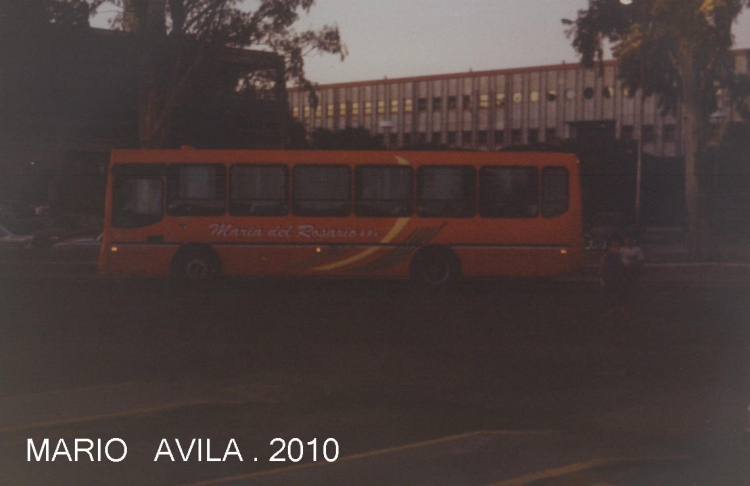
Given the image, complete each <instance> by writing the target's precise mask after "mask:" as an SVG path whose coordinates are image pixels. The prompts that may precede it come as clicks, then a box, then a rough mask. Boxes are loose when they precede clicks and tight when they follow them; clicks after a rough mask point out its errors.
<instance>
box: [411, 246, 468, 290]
mask: <svg viewBox="0 0 750 486" xmlns="http://www.w3.org/2000/svg"><path fill="white" fill-rule="evenodd" d="M410 273H411V278H412V280H414V281H415V282H418V283H420V284H423V285H427V286H430V287H445V286H448V285H451V284H454V283H455V282H456V281H457V280H458V278H459V276H460V274H461V264H460V263H459V260H458V257H457V256H456V254H455V253H454V252H453V251H452V250H449V249H448V248H440V247H438V248H424V249H422V250H420V251H419V252H418V253H417V254H416V255H414V258H413V259H412V262H411V268H410Z"/></svg>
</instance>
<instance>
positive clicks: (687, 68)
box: [563, 0, 750, 259]
mask: <svg viewBox="0 0 750 486" xmlns="http://www.w3.org/2000/svg"><path fill="white" fill-rule="evenodd" d="M745 5H747V6H748V7H750V1H747V0H631V1H622V0H589V7H588V9H585V10H580V11H579V12H578V16H577V18H576V19H575V20H563V23H564V24H566V25H568V26H569V30H568V35H569V37H572V38H573V47H574V48H575V49H576V51H577V52H578V53H579V55H580V56H581V63H582V64H583V65H584V66H585V67H594V66H595V65H596V63H597V62H600V61H601V60H602V59H603V57H604V42H605V41H609V42H610V43H611V46H612V52H613V54H614V56H615V58H616V59H618V61H619V75H620V77H621V78H622V79H623V82H624V84H625V86H626V87H628V88H629V89H633V90H635V89H642V90H643V92H642V94H643V95H645V96H648V95H651V94H655V95H657V97H658V100H659V104H660V106H661V108H662V109H663V110H664V111H665V112H669V111H671V112H674V113H679V114H681V116H682V141H683V152H684V156H685V203H686V208H687V215H688V228H689V231H690V235H691V237H690V247H691V256H692V257H693V258H694V259H700V258H703V257H705V256H706V251H708V245H707V224H706V222H705V218H704V217H703V208H702V203H701V199H702V194H701V192H700V188H699V186H698V178H697V171H696V169H697V159H698V154H699V153H701V151H702V149H703V147H704V146H705V143H706V136H707V133H708V130H707V128H708V122H709V117H710V115H711V113H713V112H714V110H715V109H716V90H717V89H718V88H720V87H726V86H728V85H730V84H732V82H733V80H732V77H733V75H734V74H733V73H734V68H733V67H734V66H733V62H734V61H733V56H732V54H731V51H730V49H731V47H732V45H733V41H734V39H733V36H732V32H731V27H732V24H733V23H734V21H735V19H736V18H737V16H738V15H739V13H740V11H741V10H742V8H743V7H744V6H745Z"/></svg>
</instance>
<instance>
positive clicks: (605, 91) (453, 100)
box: [292, 86, 635, 118]
mask: <svg viewBox="0 0 750 486" xmlns="http://www.w3.org/2000/svg"><path fill="white" fill-rule="evenodd" d="M622 92H623V95H624V96H625V97H628V98H632V97H633V96H634V95H635V91H634V90H632V89H629V88H627V87H623V89H622ZM614 93H615V88H614V87H613V86H605V87H603V88H602V91H601V96H602V98H604V99H611V98H612V97H613V96H614ZM564 94H565V99H566V100H568V101H571V100H574V99H575V98H576V94H577V93H576V90H574V89H572V88H570V89H567V90H565V92H564ZM581 94H582V96H583V98H584V99H586V100H591V99H593V98H594V96H595V95H596V91H595V90H594V88H592V87H590V86H588V87H585V88H584V89H583V91H582V93H581ZM557 98H558V96H557V91H555V90H549V91H548V92H547V95H546V97H545V99H546V101H547V102H548V103H554V102H556V101H557ZM460 99H461V107H462V108H463V109H464V110H472V109H473V108H474V105H473V98H472V95H463V96H461V98H460ZM541 99H542V96H541V93H540V92H539V91H537V90H534V91H531V92H530V93H529V94H528V101H529V102H530V103H538V102H539V101H540V100H541ZM458 100H459V97H458V96H455V95H450V96H447V97H445V105H443V101H444V98H443V97H442V96H434V97H432V99H431V100H428V98H417V103H416V105H417V111H418V112H425V111H427V108H428V104H431V107H432V111H442V110H443V107H444V106H445V109H447V110H450V111H454V110H458V109H459V105H458ZM505 100H506V95H505V93H496V94H495V107H496V108H498V109H502V108H504V107H505ZM511 100H512V101H513V103H514V104H519V103H522V102H523V100H524V95H523V93H521V92H519V91H516V92H514V93H513V94H512V95H511ZM428 101H431V103H428ZM349 104H350V106H351V115H359V103H358V102H351V103H349ZM401 106H403V111H404V113H411V112H412V111H413V101H412V99H411V98H404V99H403V100H398V99H393V100H391V101H390V114H397V113H398V112H399V109H400V108H401ZM478 107H479V108H480V109H488V108H489V107H490V95H489V94H480V95H479V97H478ZM372 112H373V103H372V102H370V101H366V102H364V114H365V115H371V114H372ZM376 112H377V114H378V115H385V114H386V101H384V100H380V101H377V102H376ZM299 113H300V112H299V108H298V107H294V108H293V113H292V114H293V116H294V117H295V118H299ZM303 113H304V117H305V118H309V117H310V108H309V107H308V106H305V107H304V112H303ZM326 114H327V116H329V117H330V116H336V106H335V105H334V104H333V103H330V104H328V105H327V109H326ZM321 115H322V107H321V106H318V107H317V108H316V109H315V116H316V117H320V116H321ZM338 115H339V116H346V115H347V103H341V104H340V105H339V109H338Z"/></svg>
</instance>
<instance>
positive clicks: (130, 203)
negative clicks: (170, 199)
mask: <svg viewBox="0 0 750 486" xmlns="http://www.w3.org/2000/svg"><path fill="white" fill-rule="evenodd" d="M163 193H164V191H163V184H162V179H161V177H154V176H136V175H115V177H114V179H113V183H112V224H113V225H114V227H115V228H140V227H143V226H150V225H152V224H156V223H158V222H159V221H161V219H162V214H163V207H162V195H163Z"/></svg>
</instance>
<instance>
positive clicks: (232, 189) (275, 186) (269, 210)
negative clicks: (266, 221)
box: [229, 164, 289, 216]
mask: <svg viewBox="0 0 750 486" xmlns="http://www.w3.org/2000/svg"><path fill="white" fill-rule="evenodd" d="M288 179H289V170H288V169H287V167H286V166H283V165H245V164H242V165H233V166H232V168H231V169H230V170H229V214H231V215H233V216H284V215H286V214H287V213H288V212H289V203H288V197H287V192H288V189H287V188H288V186H289V184H288Z"/></svg>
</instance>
